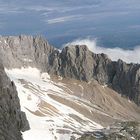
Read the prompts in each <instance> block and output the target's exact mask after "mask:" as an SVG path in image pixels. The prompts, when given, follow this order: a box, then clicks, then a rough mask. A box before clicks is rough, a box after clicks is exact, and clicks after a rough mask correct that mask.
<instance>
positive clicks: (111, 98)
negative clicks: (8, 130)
mask: <svg viewBox="0 0 140 140" xmlns="http://www.w3.org/2000/svg"><path fill="white" fill-rule="evenodd" d="M5 71H6V73H7V75H8V76H9V77H10V79H11V80H12V81H14V82H15V85H16V87H17V91H18V96H19V98H20V103H21V109H22V111H24V112H25V113H26V115H27V119H28V121H29V124H30V127H31V129H30V130H29V131H26V132H24V133H23V138H24V140H31V139H33V140H69V139H70V138H71V136H75V137H78V136H79V135H80V134H82V133H83V132H86V131H94V130H98V129H102V128H103V127H104V126H107V125H109V124H111V123H113V122H115V121H122V120H140V115H139V114H140V109H139V108H138V107H137V106H136V105H135V104H134V103H132V102H130V101H128V100H127V99H125V98H122V97H121V95H119V94H118V93H116V92H115V91H113V90H112V89H110V88H109V87H107V86H101V85H100V84H98V83H97V82H96V81H92V82H89V83H87V82H82V81H81V82H80V81H78V80H74V79H64V78H62V77H54V76H53V77H50V76H49V75H48V74H47V73H41V72H40V70H38V69H37V68H31V67H28V68H21V69H9V70H8V69H5Z"/></svg>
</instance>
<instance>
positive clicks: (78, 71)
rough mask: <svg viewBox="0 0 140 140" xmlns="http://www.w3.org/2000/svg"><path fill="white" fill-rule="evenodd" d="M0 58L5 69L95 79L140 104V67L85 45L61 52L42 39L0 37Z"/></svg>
mask: <svg viewBox="0 0 140 140" xmlns="http://www.w3.org/2000/svg"><path fill="white" fill-rule="evenodd" d="M0 58H1V59H2V63H3V65H4V66H5V67H6V68H19V67H27V66H31V67H38V68H39V69H41V70H42V72H48V73H49V74H51V75H59V76H62V77H65V78H68V77H69V78H73V79H77V80H83V81H87V82H88V81H92V80H97V81H98V82H99V83H100V84H102V85H107V86H109V87H111V88H112V89H114V90H115V91H117V92H118V93H120V94H121V95H122V96H125V97H127V98H128V99H130V100H132V101H134V102H135V103H136V104H137V105H140V82H139V81H140V65H139V64H132V63H131V64H127V63H125V62H124V61H122V60H118V61H116V62H114V61H111V60H110V59H109V58H108V57H107V55H105V54H94V53H93V52H91V51H90V50H89V49H88V47H87V46H85V45H81V46H79V45H75V46H67V47H65V48H63V49H62V51H61V52H60V51H59V50H58V49H56V48H54V47H53V46H51V45H49V43H48V42H47V41H46V40H45V39H44V38H42V37H41V36H36V37H32V36H24V35H21V36H9V37H0Z"/></svg>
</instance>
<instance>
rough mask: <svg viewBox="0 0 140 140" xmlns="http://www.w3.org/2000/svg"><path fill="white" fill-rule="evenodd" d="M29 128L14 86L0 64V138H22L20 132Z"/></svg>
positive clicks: (19, 139) (3, 139)
mask: <svg viewBox="0 0 140 140" xmlns="http://www.w3.org/2000/svg"><path fill="white" fill-rule="evenodd" d="M28 129H29V125H28V121H27V120H26V116H25V114H24V112H21V110H20V104H19V98H18V96H17V92H16V87H15V85H14V83H13V82H11V81H10V79H9V78H8V77H7V76H6V74H5V72H4V68H3V66H2V64H0V140H22V136H21V132H20V131H25V130H28Z"/></svg>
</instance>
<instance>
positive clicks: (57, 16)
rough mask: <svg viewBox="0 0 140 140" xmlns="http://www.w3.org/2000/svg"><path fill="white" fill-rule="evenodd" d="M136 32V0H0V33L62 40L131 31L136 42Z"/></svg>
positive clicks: (139, 15) (139, 28)
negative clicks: (39, 35) (34, 35)
mask: <svg viewBox="0 0 140 140" xmlns="http://www.w3.org/2000/svg"><path fill="white" fill-rule="evenodd" d="M139 32H140V0H30V1H29V0H23V1H21V0H0V34H1V35H18V34H44V35H46V36H47V37H48V38H49V39H50V40H55V39H56V40H57V41H58V40H59V39H61V41H62V39H64V40H67V39H68V40H69V39H70V38H76V37H86V36H93V37H99V38H100V37H101V38H102V37H103V38H107V39H108V38H109V37H110V36H111V37H112V35H114V36H113V38H115V37H116V38H117V39H118V36H121V35H122V36H121V37H119V39H120V40H121V39H122V37H123V36H124V39H125V38H129V36H130V37H131V35H132V34H133V36H135V37H134V38H133V39H132V40H136V41H137V42H138V40H137V37H138V35H139ZM61 41H60V42H61ZM112 41H113V40H112ZM136 41H135V42H136ZM62 42H64V41H62ZM139 44H140V43H139Z"/></svg>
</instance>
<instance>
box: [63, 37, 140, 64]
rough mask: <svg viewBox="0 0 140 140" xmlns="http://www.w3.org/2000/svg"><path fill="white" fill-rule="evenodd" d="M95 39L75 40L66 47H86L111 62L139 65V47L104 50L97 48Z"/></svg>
mask: <svg viewBox="0 0 140 140" xmlns="http://www.w3.org/2000/svg"><path fill="white" fill-rule="evenodd" d="M96 42H97V40H96V39H89V38H88V39H77V40H74V41H73V42H70V43H67V44H65V45H64V46H68V45H87V46H88V48H89V49H90V50H91V51H92V52H94V53H105V54H107V55H108V56H109V58H111V59H112V60H113V61H117V60H118V59H122V60H124V61H125V62H127V63H131V62H133V63H140V46H137V47H135V48H134V49H133V50H128V49H126V50H125V49H122V48H104V47H100V46H97V43H96Z"/></svg>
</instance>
